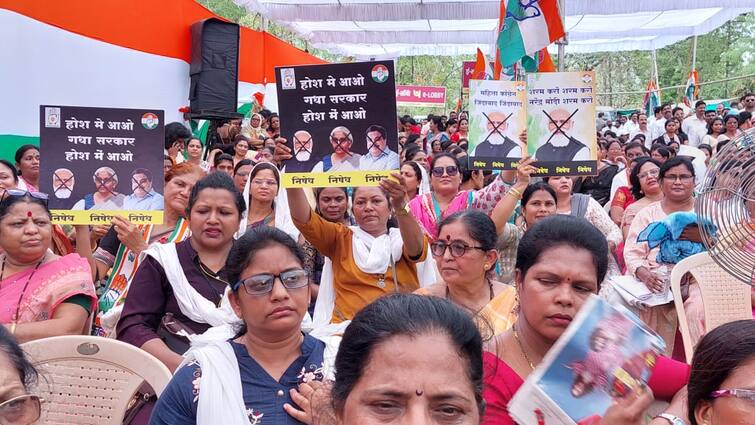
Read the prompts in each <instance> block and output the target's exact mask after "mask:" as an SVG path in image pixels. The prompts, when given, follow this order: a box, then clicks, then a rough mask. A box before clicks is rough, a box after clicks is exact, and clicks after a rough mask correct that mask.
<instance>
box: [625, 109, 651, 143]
mask: <svg viewBox="0 0 755 425" xmlns="http://www.w3.org/2000/svg"><path fill="white" fill-rule="evenodd" d="M637 123H638V124H637V129H636V130H634V131H633V132H631V133H629V140H632V139H634V136H636V135H638V134H642V135H643V136H645V147H646V148H648V149H650V147H651V146H652V145H653V139H652V137H653V135H652V134H651V132H650V128H648V116H647V115H645V114H640V115H639V117H638V118H637Z"/></svg>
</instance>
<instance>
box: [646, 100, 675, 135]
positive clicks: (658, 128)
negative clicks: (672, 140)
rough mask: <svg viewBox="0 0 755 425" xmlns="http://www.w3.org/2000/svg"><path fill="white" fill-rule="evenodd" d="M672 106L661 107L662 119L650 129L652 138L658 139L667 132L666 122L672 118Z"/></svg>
mask: <svg viewBox="0 0 755 425" xmlns="http://www.w3.org/2000/svg"><path fill="white" fill-rule="evenodd" d="M671 116H672V115H671V105H670V104H668V103H666V104H664V105H663V106H662V107H661V118H658V119H657V120H655V122H653V125H652V126H651V127H650V138H651V139H657V138H659V137H661V135H662V134H663V133H665V132H666V120H667V119H669V118H671Z"/></svg>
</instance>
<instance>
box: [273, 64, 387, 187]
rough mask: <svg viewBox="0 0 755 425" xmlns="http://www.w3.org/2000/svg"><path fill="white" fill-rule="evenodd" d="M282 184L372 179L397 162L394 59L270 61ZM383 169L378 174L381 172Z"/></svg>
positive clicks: (354, 183) (359, 183)
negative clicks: (284, 147)
mask: <svg viewBox="0 0 755 425" xmlns="http://www.w3.org/2000/svg"><path fill="white" fill-rule="evenodd" d="M275 72H276V76H277V80H276V87H277V92H278V105H279V109H280V123H281V136H282V137H284V138H285V139H286V140H287V141H288V146H289V147H290V148H291V149H292V155H293V158H291V159H290V160H288V161H286V164H285V173H284V174H283V176H282V178H283V185H284V186H287V187H323V186H377V184H378V182H379V181H380V179H382V178H383V177H384V176H386V175H388V174H389V172H390V171H395V170H398V168H399V156H398V132H397V129H396V84H395V72H394V69H393V62H392V61H372V62H355V63H340V64H325V65H306V66H293V67H277V68H275ZM378 177H380V178H378Z"/></svg>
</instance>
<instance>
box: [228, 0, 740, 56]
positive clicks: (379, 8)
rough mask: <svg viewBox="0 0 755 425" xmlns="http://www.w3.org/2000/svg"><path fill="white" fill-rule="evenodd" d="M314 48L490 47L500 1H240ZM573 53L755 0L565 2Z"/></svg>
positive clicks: (614, 47) (467, 50) (709, 24)
mask: <svg viewBox="0 0 755 425" xmlns="http://www.w3.org/2000/svg"><path fill="white" fill-rule="evenodd" d="M235 1H236V3H238V4H239V5H242V6H244V7H246V8H247V9H248V10H250V11H254V12H258V13H261V14H262V15H263V16H264V17H266V18H268V19H271V20H273V21H275V22H278V23H281V24H283V25H285V26H287V27H288V28H290V29H292V30H293V31H295V32H296V33H298V34H299V35H301V36H302V37H304V38H305V39H307V40H309V42H310V43H311V44H312V45H313V46H314V47H316V48H320V49H325V50H328V51H330V52H333V53H338V54H342V55H347V56H354V57H356V58H360V59H367V58H394V57H398V56H412V55H447V56H452V55H459V54H473V53H474V52H475V51H476V49H477V48H478V47H479V48H481V49H482V50H483V52H485V53H489V50H490V48H491V46H493V43H494V40H495V38H496V36H497V32H496V30H497V25H498V19H497V18H498V8H499V4H500V2H499V0H470V1H465V0H387V1H383V0H235ZM563 1H565V7H566V23H565V29H566V31H567V32H568V39H569V45H568V46H567V47H566V51H567V52H568V53H591V52H603V51H622V50H653V49H659V48H662V47H664V46H668V45H670V44H673V43H676V42H677V41H680V40H683V39H685V38H687V37H690V36H694V35H702V34H705V33H707V32H710V31H712V30H714V29H716V28H718V27H719V26H721V25H723V24H724V23H726V22H727V21H729V20H731V19H733V18H735V17H737V16H738V15H740V14H742V13H747V12H750V11H752V10H753V9H754V8H755V1H753V0H632V1H626V0H604V1H595V0H563Z"/></svg>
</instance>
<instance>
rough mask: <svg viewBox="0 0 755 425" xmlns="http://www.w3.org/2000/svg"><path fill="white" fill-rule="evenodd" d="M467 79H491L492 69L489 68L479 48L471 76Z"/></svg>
mask: <svg viewBox="0 0 755 425" xmlns="http://www.w3.org/2000/svg"><path fill="white" fill-rule="evenodd" d="M469 78H470V80H492V79H493V69H492V68H490V63H489V62H488V59H487V58H486V57H485V55H484V54H482V50H480V49H479V48H478V49H477V62H475V65H474V71H472V76H471V77H469Z"/></svg>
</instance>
